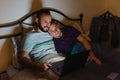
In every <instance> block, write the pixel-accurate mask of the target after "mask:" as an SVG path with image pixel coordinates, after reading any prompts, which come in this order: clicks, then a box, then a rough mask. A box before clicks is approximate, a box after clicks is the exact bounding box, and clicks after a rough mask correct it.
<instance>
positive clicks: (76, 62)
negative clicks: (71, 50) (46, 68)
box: [50, 51, 90, 77]
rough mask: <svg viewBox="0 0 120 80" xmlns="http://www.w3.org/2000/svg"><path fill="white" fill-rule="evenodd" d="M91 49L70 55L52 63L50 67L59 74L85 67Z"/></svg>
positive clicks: (63, 74) (62, 74)
mask: <svg viewBox="0 0 120 80" xmlns="http://www.w3.org/2000/svg"><path fill="white" fill-rule="evenodd" d="M89 52H90V51H84V52H81V53H77V54H73V55H68V56H66V58H65V60H62V61H59V62H55V63H52V66H51V67H50V69H51V70H53V71H54V72H55V73H56V74H57V75H59V76H60V77H61V76H65V75H67V74H69V73H71V72H73V71H75V70H78V69H80V68H84V66H85V64H86V61H87V58H88V55H89Z"/></svg>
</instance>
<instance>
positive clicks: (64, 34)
mask: <svg viewBox="0 0 120 80" xmlns="http://www.w3.org/2000/svg"><path fill="white" fill-rule="evenodd" d="M59 27H60V25H59V24H57V23H54V22H53V23H51V25H50V27H49V30H48V32H49V34H51V35H52V36H53V37H54V38H53V40H54V43H55V47H56V50H57V52H58V53H63V54H64V55H70V54H76V53H80V52H82V51H85V50H90V54H89V57H88V59H89V60H91V61H94V62H95V63H96V64H98V65H101V64H102V62H101V61H100V60H99V59H98V58H97V57H96V56H95V55H94V53H93V51H92V48H91V46H90V44H89V42H88V41H87V40H86V39H85V38H84V37H83V36H82V35H81V33H80V32H79V31H78V30H76V29H75V28H73V27H71V26H65V27H63V28H61V29H60V28H59ZM75 47H77V48H75Z"/></svg>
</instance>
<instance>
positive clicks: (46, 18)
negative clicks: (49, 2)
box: [36, 9, 52, 31]
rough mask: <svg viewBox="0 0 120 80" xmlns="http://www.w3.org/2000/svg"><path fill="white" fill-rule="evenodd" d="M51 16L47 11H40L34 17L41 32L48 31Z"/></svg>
mask: <svg viewBox="0 0 120 80" xmlns="http://www.w3.org/2000/svg"><path fill="white" fill-rule="evenodd" d="M51 19H52V17H51V14H50V11H49V10H45V9H41V10H40V11H39V12H38V13H37V15H36V23H37V27H39V29H40V30H42V31H48V26H49V25H50V22H51Z"/></svg>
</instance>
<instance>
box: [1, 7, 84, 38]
mask: <svg viewBox="0 0 120 80" xmlns="http://www.w3.org/2000/svg"><path fill="white" fill-rule="evenodd" d="M42 9H47V10H49V11H52V12H56V13H58V14H61V15H62V16H64V17H65V18H66V19H68V20H71V21H80V24H82V17H83V14H80V18H78V19H74V18H70V17H68V16H66V15H65V14H64V13H62V12H61V11H59V10H56V9H54V8H42ZM40 10H41V9H40ZM40 10H37V11H35V12H32V13H28V14H26V15H24V16H23V17H21V18H20V19H18V20H16V21H13V22H9V23H4V24H0V28H6V27H12V26H14V25H17V24H24V23H23V22H24V21H25V20H26V19H27V18H29V17H31V16H33V15H34V14H36V13H37V12H39V11H40ZM81 15H82V16H81ZM54 20H55V19H54ZM56 21H57V22H59V21H58V20H56ZM59 23H61V22H59ZM32 24H33V23H32ZM32 24H31V25H32ZM61 24H63V23H61ZM28 25H29V24H28ZM63 25H64V24H63ZM21 34H22V32H20V33H17V34H12V35H4V36H0V39H4V38H10V37H14V36H18V35H21Z"/></svg>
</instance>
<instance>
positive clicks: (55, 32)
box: [48, 24, 62, 38]
mask: <svg viewBox="0 0 120 80" xmlns="http://www.w3.org/2000/svg"><path fill="white" fill-rule="evenodd" d="M48 33H49V34H50V35H51V36H53V37H54V38H60V37H61V36H62V32H61V30H60V28H59V26H58V24H51V25H50V26H49V30H48Z"/></svg>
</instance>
